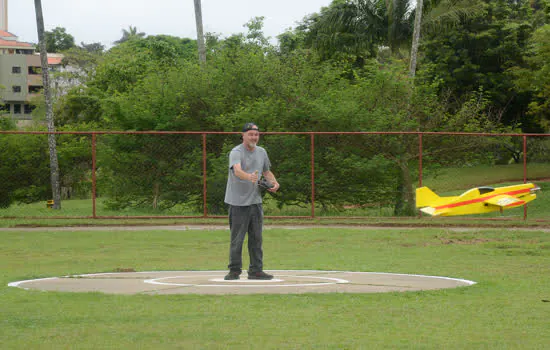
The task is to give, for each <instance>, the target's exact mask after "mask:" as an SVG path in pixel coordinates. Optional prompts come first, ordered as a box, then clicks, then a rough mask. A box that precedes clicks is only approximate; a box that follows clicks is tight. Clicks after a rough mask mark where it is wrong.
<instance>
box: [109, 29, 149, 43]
mask: <svg viewBox="0 0 550 350" xmlns="http://www.w3.org/2000/svg"><path fill="white" fill-rule="evenodd" d="M145 35H146V34H145V33H144V32H138V29H137V27H132V26H129V27H128V30H126V29H122V38H120V39H118V40H117V41H115V42H114V43H115V45H118V44H122V43H124V42H127V41H129V40H133V39H141V38H143V37H145Z"/></svg>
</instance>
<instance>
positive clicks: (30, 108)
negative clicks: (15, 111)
mask: <svg viewBox="0 0 550 350" xmlns="http://www.w3.org/2000/svg"><path fill="white" fill-rule="evenodd" d="M35 108H36V106H33V105H29V104H25V106H24V107H23V109H24V111H23V112H24V113H25V114H31V113H32V111H33V110H34V109H35Z"/></svg>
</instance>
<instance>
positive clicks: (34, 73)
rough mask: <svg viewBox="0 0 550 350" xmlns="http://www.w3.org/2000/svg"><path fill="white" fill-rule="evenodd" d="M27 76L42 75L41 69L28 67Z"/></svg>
mask: <svg viewBox="0 0 550 350" xmlns="http://www.w3.org/2000/svg"><path fill="white" fill-rule="evenodd" d="M29 74H31V75H37V74H42V67H37V66H30V67H29Z"/></svg>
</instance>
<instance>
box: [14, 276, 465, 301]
mask: <svg viewBox="0 0 550 350" xmlns="http://www.w3.org/2000/svg"><path fill="white" fill-rule="evenodd" d="M266 272H269V273H271V274H274V275H275V277H274V279H272V280H269V281H263V280H249V279H247V277H246V276H247V275H246V271H245V272H243V274H242V275H241V279H239V280H233V281H225V280H224V279H223V277H224V276H225V274H226V273H227V271H148V272H107V273H95V274H84V275H72V276H63V277H50V278H41V279H34V280H26V281H18V282H12V283H10V284H9V286H11V287H19V288H23V289H29V290H41V291H58V292H101V293H109V294H151V295H160V294H302V293H383V292H405V291H418V290H432V289H444V288H455V287H462V286H470V285H472V284H475V282H473V281H468V280H463V279H457V278H450V277H438V276H423V275H406V274H395V273H380V272H350V271H312V270H271V271H266Z"/></svg>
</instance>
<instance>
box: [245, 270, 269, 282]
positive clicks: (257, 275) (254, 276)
mask: <svg viewBox="0 0 550 350" xmlns="http://www.w3.org/2000/svg"><path fill="white" fill-rule="evenodd" d="M248 279H249V280H270V279H273V275H270V274H267V273H265V272H263V271H258V272H249V273H248Z"/></svg>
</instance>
